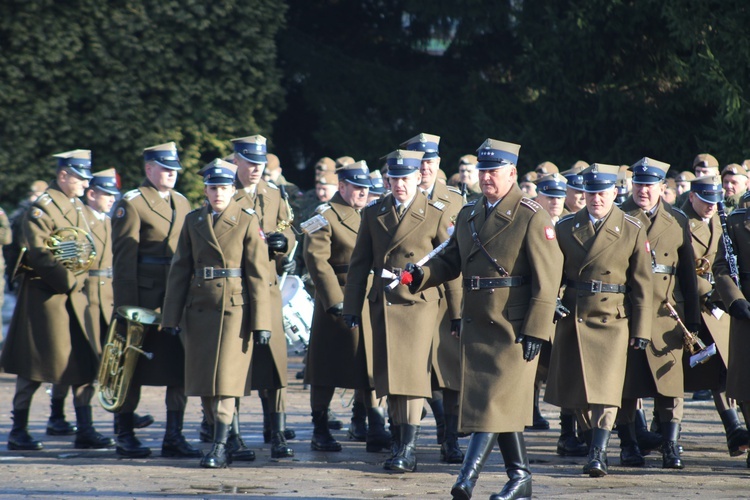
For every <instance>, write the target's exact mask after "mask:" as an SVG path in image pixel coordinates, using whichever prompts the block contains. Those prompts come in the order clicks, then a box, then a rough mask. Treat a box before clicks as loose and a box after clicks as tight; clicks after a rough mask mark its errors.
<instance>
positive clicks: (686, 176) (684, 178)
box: [674, 170, 695, 182]
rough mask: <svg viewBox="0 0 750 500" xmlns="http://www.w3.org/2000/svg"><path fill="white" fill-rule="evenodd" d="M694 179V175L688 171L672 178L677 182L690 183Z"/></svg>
mask: <svg viewBox="0 0 750 500" xmlns="http://www.w3.org/2000/svg"><path fill="white" fill-rule="evenodd" d="M694 179H695V174H694V173H692V172H690V171H688V170H685V171H684V172H680V173H679V174H677V175H676V176H675V178H674V180H675V181H677V182H690V181H692V180H694Z"/></svg>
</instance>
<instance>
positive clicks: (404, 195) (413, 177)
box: [390, 172, 422, 203]
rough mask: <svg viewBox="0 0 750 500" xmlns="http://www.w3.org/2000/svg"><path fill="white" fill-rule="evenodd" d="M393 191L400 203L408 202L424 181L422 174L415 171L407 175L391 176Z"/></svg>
mask: <svg viewBox="0 0 750 500" xmlns="http://www.w3.org/2000/svg"><path fill="white" fill-rule="evenodd" d="M390 182H391V192H392V193H393V197H394V198H395V199H396V200H398V201H399V202H400V203H406V202H408V201H409V200H411V199H412V198H414V195H415V194H417V188H418V187H419V184H420V182H422V174H420V173H419V172H414V173H412V174H409V175H407V176H405V177H390Z"/></svg>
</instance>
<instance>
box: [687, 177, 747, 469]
mask: <svg viewBox="0 0 750 500" xmlns="http://www.w3.org/2000/svg"><path fill="white" fill-rule="evenodd" d="M722 198H723V194H722V183H721V178H719V177H716V176H705V177H699V178H697V179H694V180H691V181H690V191H689V193H688V200H687V202H686V203H685V204H684V205H683V206H682V209H683V211H684V212H685V215H687V217H688V224H689V226H690V233H691V235H692V243H693V253H694V254H695V258H696V266H695V269H696V272H697V274H698V294H699V295H700V300H701V320H702V322H703V324H702V325H701V329H700V331H699V332H698V333H699V336H700V338H701V339H702V340H703V342H704V344H705V345H707V346H708V345H710V344H715V345H716V349H717V351H718V356H712V357H711V358H709V359H708V361H706V362H705V363H702V364H698V365H696V366H694V367H692V368H691V367H690V365H689V359H690V355H689V353H688V352H687V351H685V353H684V356H683V365H684V366H683V369H684V370H685V390H686V391H697V390H710V391H711V394H712V396H713V400H714V405H715V406H716V411H717V412H718V413H719V416H720V417H721V422H722V424H723V425H724V431H725V434H726V437H727V447H728V449H729V454H730V455H731V456H739V455H742V454H743V452H744V451H745V450H746V449H747V447H748V433H747V430H746V429H745V428H744V427H743V425H742V423H741V422H740V419H739V415H738V413H737V407H736V404H735V403H734V401H732V400H729V399H727V395H726V374H727V366H728V364H729V327H730V318H729V315H728V314H725V313H724V311H723V310H722V309H721V308H720V307H719V305H718V304H717V302H720V301H721V299H720V298H719V294H714V293H713V292H714V275H713V273H712V272H711V265H712V264H713V263H714V262H716V254H717V253H718V250H719V246H721V245H722V234H723V233H722V229H721V221H720V220H719V215H718V213H717V209H716V207H717V203H718V202H720V201H722Z"/></svg>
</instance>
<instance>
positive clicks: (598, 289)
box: [565, 280, 628, 293]
mask: <svg viewBox="0 0 750 500" xmlns="http://www.w3.org/2000/svg"><path fill="white" fill-rule="evenodd" d="M565 284H566V285H567V286H569V287H570V288H575V289H576V290H581V291H582V292H591V293H625V292H627V291H628V287H627V286H625V285H615V284H612V283H602V282H601V281H598V280H594V281H574V280H567V281H566V282H565Z"/></svg>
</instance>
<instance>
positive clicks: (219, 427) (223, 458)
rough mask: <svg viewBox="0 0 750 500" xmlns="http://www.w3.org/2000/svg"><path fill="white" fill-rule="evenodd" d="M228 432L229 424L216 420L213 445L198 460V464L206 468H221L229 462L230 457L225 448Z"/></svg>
mask: <svg viewBox="0 0 750 500" xmlns="http://www.w3.org/2000/svg"><path fill="white" fill-rule="evenodd" d="M228 434H229V426H228V425H227V424H222V423H221V422H216V435H215V436H214V439H215V441H214V445H213V447H212V448H211V451H210V452H209V453H208V454H207V455H205V456H203V457H202V458H201V461H200V466H201V467H205V468H206V469H223V468H225V467H226V466H227V465H228V464H229V463H230V462H231V458H230V457H229V454H228V453H227V450H226V441H227V436H228Z"/></svg>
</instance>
